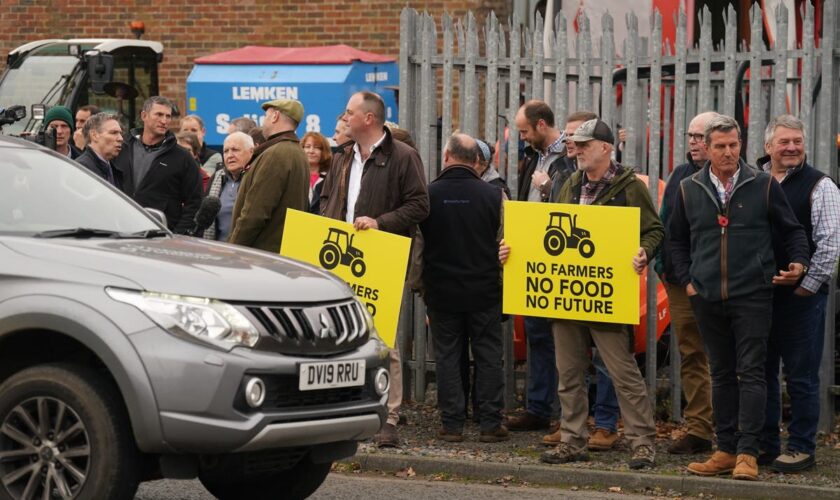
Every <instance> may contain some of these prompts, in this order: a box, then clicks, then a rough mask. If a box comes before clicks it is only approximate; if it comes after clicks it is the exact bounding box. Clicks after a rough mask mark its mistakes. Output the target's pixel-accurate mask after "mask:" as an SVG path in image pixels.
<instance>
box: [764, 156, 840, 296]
mask: <svg viewBox="0 0 840 500" xmlns="http://www.w3.org/2000/svg"><path fill="white" fill-rule="evenodd" d="M799 168H802V167H797V168H791V169H788V170H787V172H785V177H787V176H788V175H790V174H792V173H793V172H796V171H797V170H798V169H799ZM763 169H764V171H765V172H770V162H767V163H766V164H765V165H764V166H763ZM811 226H812V227H813V228H814V230H813V234H812V235H811V237H812V238H813V239H814V243H816V245H817V249H816V250H815V251H814V255H812V256H811V267H809V268H808V274H806V275H805V278H804V279H803V280H802V284H801V286H802V288H804V289H806V290H808V291H809V292H814V293H816V292H817V290H819V289H820V286H822V284H823V283H826V282H828V280H829V279H830V278H831V273H833V272H834V269H835V268H836V267H837V260H838V258H840V190H838V189H837V186H836V185H835V184H834V181H832V180H831V178H830V177H825V178H823V179H822V180H821V181H819V182H818V183H817V185H816V186H814V190H813V192H812V193H811Z"/></svg>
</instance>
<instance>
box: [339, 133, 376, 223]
mask: <svg viewBox="0 0 840 500" xmlns="http://www.w3.org/2000/svg"><path fill="white" fill-rule="evenodd" d="M384 140H385V133H383V134H382V137H380V138H379V140H378V141H376V142H374V143H373V146H371V147H370V151H369V152H368V158H370V154H373V151H374V150H375V149H376V148H378V147H379V145H380V144H382V141H384ZM364 168H365V162H363V161H362V150H361V149H359V143H356V144H354V145H353V163H351V164H350V180H349V182H348V183H347V218H346V219H345V220H346V221H347V222H349V223H350V224H352V223H353V221H355V220H356V202H357V201H358V200H359V192H360V191H361V190H362V171H363V170H364Z"/></svg>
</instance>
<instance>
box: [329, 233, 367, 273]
mask: <svg viewBox="0 0 840 500" xmlns="http://www.w3.org/2000/svg"><path fill="white" fill-rule="evenodd" d="M353 238H354V236H350V235H349V234H348V233H347V231H344V230H342V229H336V228H334V227H331V228H330V232H329V234H328V235H327V239H325V240H324V245H323V246H322V247H321V252H320V253H319V254H318V261H320V262H321V265H322V266H323V267H324V269H327V270H330V269H335V267H336V266H338V265H339V264H341V265H342V266H348V267H349V268H350V272H351V273H353V276H355V277H357V278H361V277H362V276H364V274H365V271H366V270H367V266H366V265H365V261H364V260H362V259H363V258H364V256H365V254H364V253H363V252H362V251H361V250H359V249H358V248H356V247H354V246H353Z"/></svg>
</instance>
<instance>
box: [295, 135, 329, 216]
mask: <svg viewBox="0 0 840 500" xmlns="http://www.w3.org/2000/svg"><path fill="white" fill-rule="evenodd" d="M300 144H301V146H302V147H303V152H304V154H306V161H307V162H309V212H310V213H313V214H320V212H321V188H322V187H323V183H324V178H325V177H326V176H327V170H329V168H330V161H331V160H332V152H331V151H330V143H329V141H328V140H327V138H326V137H324V136H323V135H321V134H319V133H318V132H307V133H306V135H304V136H303V140H302V141H300Z"/></svg>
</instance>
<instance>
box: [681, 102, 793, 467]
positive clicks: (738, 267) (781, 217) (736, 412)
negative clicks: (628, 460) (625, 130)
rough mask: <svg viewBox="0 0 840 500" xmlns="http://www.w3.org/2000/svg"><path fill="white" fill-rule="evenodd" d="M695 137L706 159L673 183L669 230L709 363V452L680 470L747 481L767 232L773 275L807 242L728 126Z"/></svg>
mask: <svg viewBox="0 0 840 500" xmlns="http://www.w3.org/2000/svg"><path fill="white" fill-rule="evenodd" d="M704 136H705V142H706V150H707V152H708V162H707V163H706V165H705V166H704V167H703V168H702V169H701V170H700V171H699V172H697V173H696V174H694V175H692V176H691V177H688V178H686V179H684V180H683V181H682V182H681V183H680V189H679V191H678V192H677V198H676V200H675V201H674V205H673V216H672V217H671V221H670V224H669V251H670V256H669V258H670V259H671V261H672V262H673V269H674V277H675V278H676V281H677V284H678V285H679V286H682V287H684V288H685V290H686V294H687V295H688V297H689V301H690V302H691V307H692V310H693V311H694V317H695V318H696V319H697V324H698V325H699V326H700V333H701V335H702V336H703V342H704V344H705V347H706V353H707V354H708V357H709V367H710V371H711V376H712V410H713V413H714V422H715V434H716V436H717V447H718V449H717V451H716V452H715V453H714V454H712V456H711V457H710V458H709V459H708V460H707V461H705V462H702V463H701V462H694V463H691V464H689V465H688V470H689V472H691V473H693V474H696V475H700V476H713V475H719V474H728V473H731V474H732V477H734V478H735V479H744V480H756V479H757V478H758V463H757V458H758V455H759V446H760V442H759V439H760V434H761V430H762V428H763V426H764V420H765V414H764V412H765V405H766V400H767V390H766V383H765V362H766V356H767V338H768V336H769V334H770V322H771V318H772V307H773V287H774V278H773V275H774V274H776V264H775V259H774V255H773V241H774V233H775V234H778V235H780V236H781V238H783V241H784V249H785V251H786V252H787V255H789V260H790V262H791V264H790V266H789V267H788V270H785V271H782V272H781V273H780V275H781V277H783V278H792V279H794V280H798V279H799V278H800V277H801V276H802V275H803V274H804V271H805V269H806V266H807V265H808V261H809V259H808V255H809V252H808V239H807V237H806V236H805V230H804V229H803V228H802V225H801V224H799V222H798V221H797V220H796V216H795V215H794V213H793V211H792V210H791V208H790V205H789V204H788V202H787V199H786V198H785V194H784V191H782V188H781V186H779V183H778V182H776V180H775V179H773V177H772V176H771V175H769V174H767V173H765V172H760V171H757V170H755V169H753V168H751V167H750V166H748V165H747V164H746V163H745V162H744V161H742V160H741V157H740V153H741V129H740V127H739V126H738V122H736V121H735V119H733V118H732V117H729V116H723V115H719V116H715V117H713V118H711V119H710V120H709V121H708V122H707V123H706V128H705V130H704ZM736 346H737V349H736Z"/></svg>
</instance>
